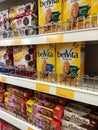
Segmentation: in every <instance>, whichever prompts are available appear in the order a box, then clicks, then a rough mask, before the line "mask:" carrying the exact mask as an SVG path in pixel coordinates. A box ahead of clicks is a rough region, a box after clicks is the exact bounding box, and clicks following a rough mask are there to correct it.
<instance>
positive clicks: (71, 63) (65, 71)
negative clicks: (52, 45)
mask: <svg viewBox="0 0 98 130" xmlns="http://www.w3.org/2000/svg"><path fill="white" fill-rule="evenodd" d="M84 54H85V53H84V50H82V44H81V43H79V42H73V43H63V44H61V43H60V44H56V73H57V74H58V81H60V82H61V83H63V81H64V83H65V82H66V81H69V80H70V78H72V79H71V80H75V79H76V77H79V76H83V75H84V56H85V55H84ZM68 76H69V78H68V79H67V77H68ZM75 82H76V81H75Z"/></svg>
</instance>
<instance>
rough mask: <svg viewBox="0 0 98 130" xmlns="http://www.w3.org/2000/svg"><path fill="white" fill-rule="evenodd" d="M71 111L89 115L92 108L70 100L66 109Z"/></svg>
mask: <svg viewBox="0 0 98 130" xmlns="http://www.w3.org/2000/svg"><path fill="white" fill-rule="evenodd" d="M66 110H67V111H69V112H72V113H76V114H78V115H79V116H86V115H89V114H90V112H91V109H89V108H87V107H85V106H83V105H80V104H77V103H72V102H70V103H69V104H68V105H67V106H66V107H65V110H64V111H66Z"/></svg>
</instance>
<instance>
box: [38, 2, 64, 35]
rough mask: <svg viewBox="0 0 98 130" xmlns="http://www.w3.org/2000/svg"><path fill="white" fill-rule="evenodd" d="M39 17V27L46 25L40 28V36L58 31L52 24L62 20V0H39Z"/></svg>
mask: <svg viewBox="0 0 98 130" xmlns="http://www.w3.org/2000/svg"><path fill="white" fill-rule="evenodd" d="M38 16H39V19H38V26H43V25H46V26H44V27H43V28H39V33H40V34H42V33H50V32H51V31H52V32H53V31H55V30H57V28H58V27H57V26H53V27H52V24H54V23H58V22H59V21H61V20H62V0H56V1H55V0H50V1H48V0H38ZM51 27H52V28H51Z"/></svg>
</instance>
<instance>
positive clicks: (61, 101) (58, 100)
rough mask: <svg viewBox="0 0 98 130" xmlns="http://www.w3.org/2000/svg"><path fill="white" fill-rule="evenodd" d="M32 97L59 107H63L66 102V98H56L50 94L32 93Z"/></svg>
mask: <svg viewBox="0 0 98 130" xmlns="http://www.w3.org/2000/svg"><path fill="white" fill-rule="evenodd" d="M34 96H35V97H37V98H40V99H43V100H47V101H50V102H53V103H56V104H60V105H65V104H66V102H67V99H66V98H62V97H57V96H54V95H50V94H46V93H41V92H38V91H34Z"/></svg>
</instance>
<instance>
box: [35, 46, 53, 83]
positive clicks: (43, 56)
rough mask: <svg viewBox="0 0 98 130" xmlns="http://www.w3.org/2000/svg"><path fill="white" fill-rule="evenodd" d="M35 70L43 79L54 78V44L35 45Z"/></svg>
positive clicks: (51, 79)
mask: <svg viewBox="0 0 98 130" xmlns="http://www.w3.org/2000/svg"><path fill="white" fill-rule="evenodd" d="M37 63H38V64H37V71H38V72H39V78H40V79H43V80H49V81H54V80H55V45H54V44H45V45H38V46H37Z"/></svg>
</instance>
